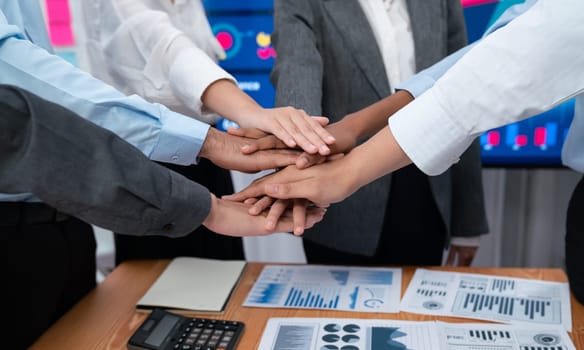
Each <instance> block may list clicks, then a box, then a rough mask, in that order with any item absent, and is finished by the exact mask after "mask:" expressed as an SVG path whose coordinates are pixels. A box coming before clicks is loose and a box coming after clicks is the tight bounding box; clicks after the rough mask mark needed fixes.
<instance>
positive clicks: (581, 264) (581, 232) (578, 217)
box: [566, 177, 584, 304]
mask: <svg viewBox="0 0 584 350" xmlns="http://www.w3.org/2000/svg"><path fill="white" fill-rule="evenodd" d="M566 271H567V274H568V280H569V281H570V289H571V290H572V293H574V296H575V297H576V299H577V300H578V301H579V302H580V303H582V304H584V177H582V179H580V182H578V185H576V188H575V189H574V192H573V193H572V198H571V199H570V203H569V205H568V213H567V215H566Z"/></svg>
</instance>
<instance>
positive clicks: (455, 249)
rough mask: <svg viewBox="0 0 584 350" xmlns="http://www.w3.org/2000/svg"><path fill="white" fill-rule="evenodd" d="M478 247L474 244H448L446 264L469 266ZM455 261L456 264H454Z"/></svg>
mask: <svg viewBox="0 0 584 350" xmlns="http://www.w3.org/2000/svg"><path fill="white" fill-rule="evenodd" d="M478 248H479V247H475V246H470V247H468V246H460V245H454V244H452V245H450V250H449V251H448V257H447V258H446V266H470V264H472V261H473V260H474V257H475V255H476V253H477V250H478ZM455 261H456V265H455V264H454V262H455Z"/></svg>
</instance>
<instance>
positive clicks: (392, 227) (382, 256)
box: [303, 165, 446, 265]
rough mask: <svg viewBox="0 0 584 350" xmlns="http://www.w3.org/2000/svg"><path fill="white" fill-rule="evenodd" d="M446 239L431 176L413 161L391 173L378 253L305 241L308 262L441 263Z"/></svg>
mask: <svg viewBox="0 0 584 350" xmlns="http://www.w3.org/2000/svg"><path fill="white" fill-rule="evenodd" d="M380 210H382V209H380ZM356 219H357V218H356ZM360 220H367V218H360ZM317 225H318V224H317ZM317 228H318V227H317ZM355 239H359V237H358V233H356V234H355ZM445 240H446V228H445V225H444V222H443V220H442V216H441V215H440V212H439V210H438V206H437V205H436V201H435V200H434V196H433V194H432V191H431V188H430V183H429V180H428V177H427V176H426V175H425V174H424V173H422V172H421V171H420V170H419V169H418V168H416V167H415V166H414V165H410V166H407V167H405V168H403V169H401V170H399V171H397V172H395V173H393V175H392V182H391V194H390V196H389V199H388V202H387V207H386V209H385V222H384V224H383V229H382V232H381V238H380V240H379V243H378V246H377V251H376V253H375V255H373V256H365V255H359V254H352V253H350V252H342V251H338V250H335V249H331V248H328V247H326V246H324V245H321V244H317V243H314V242H312V241H310V240H308V239H304V240H303V244H304V252H305V253H306V259H307V261H308V262H309V263H318V264H340V265H441V264H442V254H443V252H444V244H445Z"/></svg>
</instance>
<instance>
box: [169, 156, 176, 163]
mask: <svg viewBox="0 0 584 350" xmlns="http://www.w3.org/2000/svg"><path fill="white" fill-rule="evenodd" d="M170 159H172V160H173V161H175V162H176V161H177V160H178V156H172V158H170Z"/></svg>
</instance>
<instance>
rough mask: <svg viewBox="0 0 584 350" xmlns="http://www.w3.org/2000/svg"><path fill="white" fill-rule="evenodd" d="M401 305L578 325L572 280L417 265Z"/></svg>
mask: <svg viewBox="0 0 584 350" xmlns="http://www.w3.org/2000/svg"><path fill="white" fill-rule="evenodd" d="M400 309H401V310H402V311H406V312H413V313H418V314H429V315H440V316H454V317H467V318H475V319H481V320H489V321H498V322H506V323H513V324H535V325H562V326H563V327H564V328H565V329H566V330H568V331H571V329H572V316H571V312H570V291H569V287H568V283H559V282H546V281H540V280H528V279H521V278H511V277H502V276H493V275H480V274H468V273H455V272H444V271H431V270H425V269H417V270H416V273H415V274H414V277H413V278H412V281H411V282H410V285H409V286H408V289H407V290H406V293H405V295H404V297H403V299H402V302H401V305H400Z"/></svg>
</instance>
